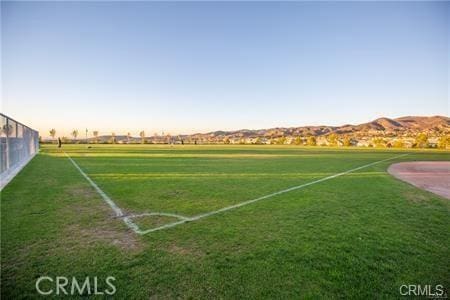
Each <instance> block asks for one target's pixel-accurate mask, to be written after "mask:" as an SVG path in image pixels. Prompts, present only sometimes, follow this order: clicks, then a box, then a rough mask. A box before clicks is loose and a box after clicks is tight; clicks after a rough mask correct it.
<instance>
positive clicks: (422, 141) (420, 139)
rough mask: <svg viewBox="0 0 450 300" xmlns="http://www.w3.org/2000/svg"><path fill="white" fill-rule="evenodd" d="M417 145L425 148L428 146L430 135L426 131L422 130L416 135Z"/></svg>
mask: <svg viewBox="0 0 450 300" xmlns="http://www.w3.org/2000/svg"><path fill="white" fill-rule="evenodd" d="M415 143H416V147H417V148H425V147H427V146H428V137H427V135H426V134H425V133H423V132H421V133H419V134H418V135H416V140H415Z"/></svg>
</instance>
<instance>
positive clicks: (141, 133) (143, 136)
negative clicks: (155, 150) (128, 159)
mask: <svg viewBox="0 0 450 300" xmlns="http://www.w3.org/2000/svg"><path fill="white" fill-rule="evenodd" d="M139 136H140V137H141V144H144V143H145V132H144V130H142V131H141V132H139Z"/></svg>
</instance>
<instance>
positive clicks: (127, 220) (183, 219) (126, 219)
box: [64, 152, 409, 234]
mask: <svg viewBox="0 0 450 300" xmlns="http://www.w3.org/2000/svg"><path fill="white" fill-rule="evenodd" d="M64 154H65V155H66V156H67V158H68V159H69V160H70V161H71V162H72V164H73V165H74V166H75V167H76V168H77V169H78V171H79V172H80V173H81V175H83V177H84V178H86V180H87V181H88V182H89V183H90V184H91V185H92V186H93V187H94V189H95V190H96V191H97V192H98V193H99V194H100V196H101V197H102V198H103V200H105V202H106V203H108V205H109V206H110V207H111V208H112V210H113V211H114V212H115V214H116V216H117V217H121V218H122V219H123V221H124V222H125V224H126V225H127V226H128V227H129V228H131V229H132V230H133V231H134V232H136V233H137V234H147V233H150V232H154V231H158V230H163V229H167V228H171V227H175V226H177V225H180V224H184V223H187V222H193V221H197V220H200V219H203V218H206V217H209V216H212V215H216V214H219V213H223V212H226V211H229V210H232V209H235V208H239V207H242V206H245V205H249V204H252V203H255V202H257V201H261V200H264V199H267V198H270V197H274V196H277V195H280V194H284V193H287V192H291V191H294V190H298V189H302V188H304V187H307V186H310V185H313V184H316V183H320V182H323V181H327V180H330V179H333V178H336V177H340V176H343V175H346V174H349V173H351V172H355V171H358V170H361V169H364V168H367V167H370V166H373V165H376V164H379V163H382V162H385V161H389V160H393V159H396V158H400V157H403V156H406V155H408V154H409V153H406V154H401V155H396V156H394V157H390V158H386V159H383V160H379V161H376V162H372V163H369V164H366V165H363V166H360V167H357V168H354V169H350V170H348V171H344V172H341V173H337V174H334V175H330V176H327V177H323V178H321V179H317V180H314V181H311V182H307V183H304V184H301V185H297V186H293V187H290V188H288V189H285V190H281V191H278V192H275V193H271V194H268V195H265V196H261V197H259V198H256V199H252V200H247V201H244V202H241V203H238V204H235V205H230V206H227V207H224V208H221V209H218V210H215V211H211V212H207V213H204V214H200V215H197V216H194V217H190V218H189V217H184V216H181V215H176V214H170V213H143V214H138V215H129V216H127V215H125V214H124V213H123V212H122V210H121V209H120V208H119V207H118V206H117V205H116V204H115V203H114V201H112V200H111V198H109V197H108V195H106V194H105V192H103V191H102V190H101V189H100V188H99V187H98V185H97V184H96V183H95V182H94V181H93V180H92V179H91V178H90V177H89V176H88V175H87V174H86V173H84V171H83V170H82V169H81V168H80V167H79V166H78V164H77V163H76V162H75V161H74V160H73V159H72V158H71V157H70V156H69V155H68V154H67V153H66V152H64ZM142 216H169V217H175V218H178V219H180V221H176V222H172V223H168V224H166V225H162V226H159V227H155V228H151V229H148V230H141V229H140V228H139V226H138V225H136V224H135V223H134V222H133V221H132V220H131V219H132V218H137V217H142Z"/></svg>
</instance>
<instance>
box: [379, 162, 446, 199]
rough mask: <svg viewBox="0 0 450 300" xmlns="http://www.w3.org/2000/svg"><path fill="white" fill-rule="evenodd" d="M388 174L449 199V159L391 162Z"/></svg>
mask: <svg viewBox="0 0 450 300" xmlns="http://www.w3.org/2000/svg"><path fill="white" fill-rule="evenodd" d="M388 172H389V174H391V175H392V176H394V177H396V178H398V179H400V180H403V181H406V182H408V183H410V184H412V185H414V186H416V187H418V188H421V189H424V190H427V191H430V192H432V193H435V194H438V195H440V196H442V197H444V198H447V199H450V161H418V162H402V163H396V164H392V165H391V166H390V167H389V168H388Z"/></svg>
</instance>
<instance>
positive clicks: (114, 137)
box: [111, 132, 116, 144]
mask: <svg viewBox="0 0 450 300" xmlns="http://www.w3.org/2000/svg"><path fill="white" fill-rule="evenodd" d="M111 143H112V144H115V143H116V134H115V133H114V132H112V133H111Z"/></svg>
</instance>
